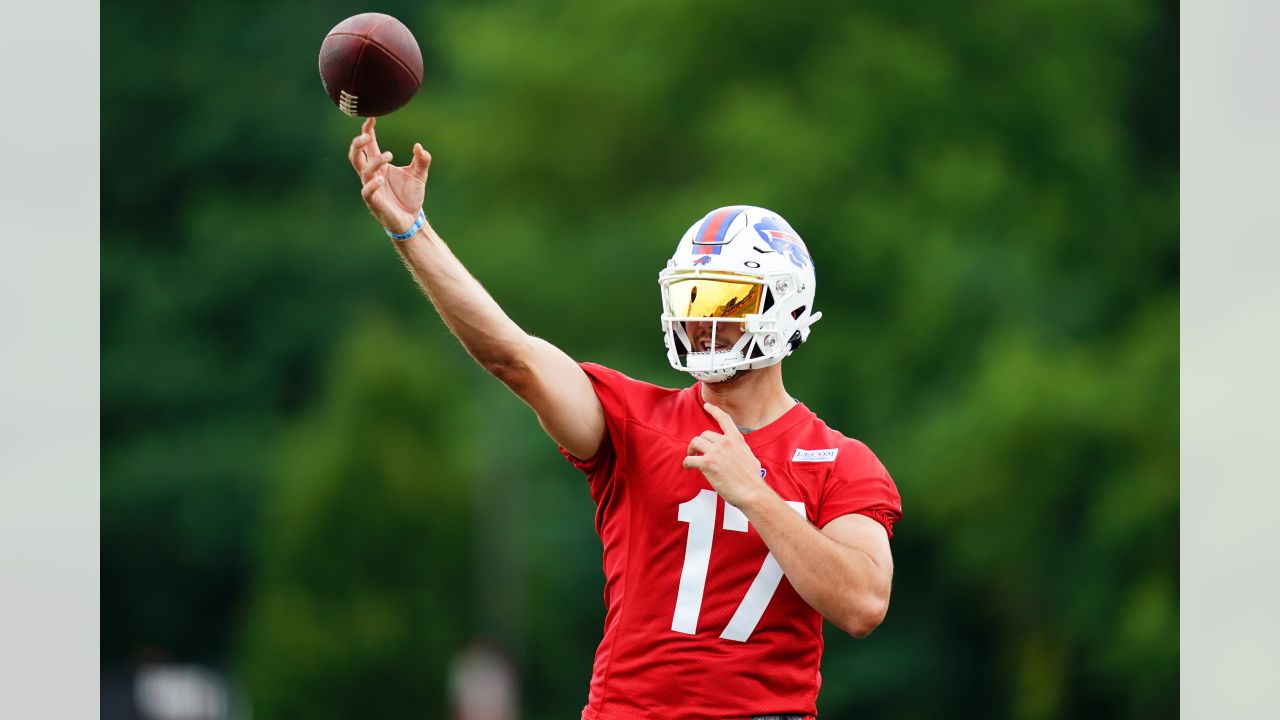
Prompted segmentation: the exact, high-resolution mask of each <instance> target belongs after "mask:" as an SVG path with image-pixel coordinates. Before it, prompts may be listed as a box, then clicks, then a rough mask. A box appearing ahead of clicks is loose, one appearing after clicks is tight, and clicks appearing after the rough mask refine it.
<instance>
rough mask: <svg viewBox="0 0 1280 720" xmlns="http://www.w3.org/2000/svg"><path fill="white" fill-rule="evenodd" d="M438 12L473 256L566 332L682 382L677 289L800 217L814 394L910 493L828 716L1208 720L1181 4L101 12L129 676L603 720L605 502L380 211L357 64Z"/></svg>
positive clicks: (106, 325)
mask: <svg viewBox="0 0 1280 720" xmlns="http://www.w3.org/2000/svg"><path fill="white" fill-rule="evenodd" d="M365 11H381V12H388V13H390V14H393V15H396V16H397V17H399V18H401V19H402V20H403V21H404V22H405V23H406V24H407V25H409V27H410V28H411V29H412V30H414V32H415V34H416V35H417V36H418V39H419V42H420V43H421V45H422V49H423V53H424V56H425V64H426V77H425V80H424V86H423V89H422V91H421V92H420V93H419V96H418V97H417V98H416V99H415V100H414V101H413V102H412V103H411V104H410V105H409V106H408V107H407V108H405V109H403V110H401V111H399V112H397V113H395V114H393V115H391V116H388V117H386V118H383V119H382V120H381V121H380V122H379V125H378V129H379V133H380V137H381V139H382V145H383V147H384V148H386V149H390V150H392V151H393V152H395V153H396V154H397V158H398V160H407V159H408V157H409V150H410V148H411V146H412V143H413V142H414V141H421V142H422V143H423V144H424V145H425V146H426V147H427V148H428V149H429V150H431V151H432V153H433V155H434V157H435V160H434V164H433V167H432V175H431V183H430V187H429V190H428V197H427V208H428V211H429V212H430V213H431V215H432V219H433V222H434V224H435V225H436V227H437V228H438V229H439V230H440V232H441V234H442V235H443V236H444V237H445V238H446V239H447V240H448V241H449V242H450V244H451V245H452V247H453V248H454V250H455V252H456V253H457V254H458V255H459V256H460V257H461V258H462V260H463V261H464V262H465V263H466V264H467V265H468V266H469V267H470V268H471V269H472V271H473V272H474V273H475V275H476V276H477V277H478V278H480V280H481V281H482V282H483V283H484V284H485V285H486V286H487V287H488V288H489V290H490V291H491V292H492V293H493V294H494V295H495V297H496V298H497V299H498V300H499V302H501V303H502V304H503V306H504V307H505V308H506V309H507V310H508V311H509V313H510V314H511V315H512V316H513V317H514V318H515V320H516V321H517V322H519V323H520V324H521V325H522V326H523V327H525V328H526V329H527V330H528V331H530V332H532V333H534V334H538V335H541V336H543V337H546V338H548V339H550V340H552V341H553V342H555V343H557V344H559V345H560V346H561V347H563V348H564V349H565V350H566V351H567V352H569V353H570V354H571V355H573V356H574V357H575V358H578V359H581V360H594V361H598V362H602V363H604V364H607V365H610V366H613V367H616V368H618V369H620V370H622V371H624V372H626V373H628V374H630V375H632V376H635V377H639V378H642V379H646V380H650V381H653V382H658V383H660V384H665V385H668V386H680V385H684V384H687V383H689V382H690V380H689V378H687V377H686V376H682V375H680V374H678V373H676V372H675V371H673V370H671V369H670V368H669V367H668V366H667V365H666V362H665V358H664V355H663V350H662V344H661V336H660V333H659V331H658V312H659V302H658V292H657V283H656V277H657V271H658V270H659V268H660V267H661V266H662V264H663V262H664V261H665V259H666V257H667V256H668V255H669V253H670V251H671V249H672V248H673V247H674V245H675V242H676V241H677V240H678V239H679V237H680V234H681V233H682V232H683V231H684V229H685V228H686V227H688V225H689V224H690V223H692V222H693V221H694V220H696V219H697V218H698V217H700V216H701V215H702V214H703V213H705V212H706V211H708V210H710V209H711V208H714V207H718V206H721V205H726V204H734V203H748V204H756V205H762V206H765V207H769V208H771V209H774V210H776V211H778V212H780V213H782V214H783V215H784V216H785V217H787V218H788V219H789V220H790V222H791V224H792V225H794V226H795V227H796V228H797V229H798V230H799V232H800V233H801V234H802V235H803V236H804V238H805V239H806V241H807V243H808V245H809V248H810V249H811V250H812V252H813V255H814V258H815V260H816V263H817V268H818V278H819V291H818V307H819V309H822V310H823V311H824V312H825V314H826V319H825V320H824V322H822V323H820V324H819V325H818V326H817V328H816V332H815V334H814V336H813V339H812V342H810V343H809V344H807V345H806V346H805V347H804V348H803V349H802V350H801V351H799V352H798V353H797V354H796V355H795V356H793V357H792V358H791V359H789V360H788V361H787V363H786V375H787V378H788V389H789V390H790V391H791V393H792V394H793V395H795V396H797V397H799V398H801V399H802V400H803V401H804V402H805V403H806V404H808V405H809V406H810V407H811V408H813V409H814V410H815V411H816V412H817V413H818V414H819V415H820V416H822V417H823V418H824V419H826V420H827V422H828V423H830V424H831V425H833V426H834V427H837V428H839V429H841V430H842V431H843V432H845V433H846V434H848V435H851V436H854V437H858V438H860V439H862V440H864V441H865V442H867V443H868V444H869V445H870V446H871V447H872V448H873V449H875V450H876V451H877V453H878V454H879V456H880V457H881V459H882V460H883V461H884V463H885V464H886V466H887V467H888V468H889V469H890V471H891V472H892V473H893V475H894V477H895V479H896V480H897V482H898V486H899V488H900V490H901V492H902V495H903V499H904V506H905V519H904V520H903V521H902V523H901V524H900V525H899V527H898V532H897V535H896V537H895V540H894V548H895V556H896V561H897V576H896V582H895V590H894V598H893V606H892V608H891V610H890V613H889V616H888V618H887V620H886V622H885V623H884V625H883V626H882V627H881V628H880V629H879V630H877V631H876V633H875V634H873V635H872V636H871V637H870V638H868V639H867V640H864V641H854V640H852V639H849V638H847V637H843V636H842V635H841V634H840V633H839V632H838V631H836V630H835V629H834V628H830V627H829V628H828V632H827V637H828V644H827V651H826V655H825V658H824V662H823V676H824V681H825V682H824V685H823V689H822V692H821V694H820V696H819V709H820V711H821V712H822V714H823V716H824V717H832V718H852V717H890V716H892V717H899V718H938V717H1016V718H1069V717H1126V718H1156V717H1171V716H1173V715H1174V714H1175V713H1176V703H1177V668H1178V623H1177V619H1178V595H1177V581H1178V569H1177V568H1178V565H1177V540H1178V530H1177V519H1178V484H1177V477H1178V465H1177V462H1178V461H1177V453H1176V449H1177V442H1178V440H1177V437H1178V436H1177V416H1178V356H1177V337H1178V243H1177V238H1178V205H1177V203H1178V156H1177V137H1178V125H1177V99H1178V98H1177V92H1178V91H1177V87H1178V83H1177V77H1178V76H1177V72H1178V71H1177V32H1176V29H1177V6H1176V5H1175V4H1174V3H1173V2H1171V1H1161V2H1153V1H1150V0H1118V1H1117V0H1105V1H1103V0H1034V1H1033V2H1026V1H1025V0H1023V1H1018V2H1014V1H1012V0H989V1H987V2H981V3H954V2H947V1H944V0H921V1H920V2H914V3H899V2H884V1H878V0H870V1H868V2H860V3H844V2H834V1H830V2H821V1H812V2H792V3H758V4H744V3H740V2H727V1H725V0H709V1H704V2H698V3H692V2H659V3H654V2H642V1H641V0H612V1H610V2H590V1H588V0H579V1H576V2H546V3H519V2H514V1H505V0H485V1H481V2H467V3H463V2H435V3H427V4H422V3H410V2H404V1H395V2H384V3H382V4H381V5H378V6H376V7H374V6H368V5H363V4H354V3H348V2H336V1H333V0H322V1H314V0H313V1H311V2H300V1H298V0H278V1H276V2H271V3H260V2H250V1H248V0H224V2H220V3H165V2H156V1H144V0H126V1H125V2H117V3H108V4H104V5H103V7H102V91H103V92H102V98H103V100H102V167H103V175H104V177H103V183H102V188H103V190H102V193H103V203H102V208H103V211H102V213H103V214H102V237H103V252H102V317H101V321H102V338H103V347H102V352H103V356H102V357H103V364H102V421H103V422H102V441H103V444H102V447H103V455H102V469H103V482H102V556H101V562H102V578H103V580H102V595H101V608H102V610H101V612H102V641H101V647H102V662H103V668H104V669H103V672H104V677H111V676H114V675H115V674H119V673H127V672H128V671H129V668H132V667H134V666H136V665H137V664H139V663H142V662H148V661H154V660H156V659H164V660H168V661H173V662H194V663H201V664H205V665H209V666H213V667H216V668H220V669H222V670H223V671H224V672H226V673H227V674H229V675H230V676H231V677H232V678H234V679H235V682H236V683H237V684H238V685H239V686H241V687H243V688H244V690H245V692H246V693H247V696H248V697H249V699H250V701H251V704H252V708H253V712H254V716H255V717H260V718H304V717H305V718H351V717H365V718H383V717H386V718H391V717H397V718H399V717H439V716H442V715H443V714H444V707H445V699H444V698H445V693H446V684H447V676H448V669H447V668H448V664H449V658H450V657H451V656H453V655H454V654H455V653H457V652H458V651H459V650H460V649H461V648H462V647H464V646H465V645H467V644H468V643H470V642H472V641H474V640H475V639H477V638H480V639H483V640H484V641H485V642H487V643H490V644H491V645H492V646H494V647H497V648H500V649H501V651H502V652H504V653H506V654H507V655H508V656H509V657H510V658H511V659H512V661H513V662H514V663H515V665H516V667H518V668H519V671H520V683H521V687H522V690H521V706H522V707H523V715H524V716H525V717H528V718H564V717H576V713H577V712H578V711H579V709H580V708H581V706H582V704H583V703H584V702H585V700H586V692H587V683H588V680H589V677H590V672H591V658H592V655H593V652H594V649H595V645H596V643H597V642H598V641H599V638H600V633H601V627H602V620H603V606H602V603H601V590H602V574H601V571H600V567H599V562H600V550H599V543H598V540H597V539H596V538H595V536H594V534H593V531H592V511H593V507H592V503H591V500H590V498H589V497H588V494H587V488H586V485H585V483H584V482H583V478H582V477H581V476H580V475H579V474H578V473H577V472H576V471H574V470H573V469H572V468H571V467H570V466H568V465H567V464H566V463H564V462H563V460H562V459H561V458H560V457H559V455H558V454H557V453H556V451H555V447H554V446H553V444H552V443H551V442H550V441H548V440H547V439H546V438H545V437H544V436H542V435H541V432H540V430H539V428H538V425H537V423H536V422H535V420H534V418H533V416H532V414H531V413H530V412H529V411H528V410H527V409H525V408H524V406H523V405H521V404H520V402H519V401H518V400H517V399H516V398H515V397H514V396H512V395H510V394H509V393H507V392H506V391H505V389H503V388H502V387H501V386H500V385H499V384H498V383H497V382H496V381H494V380H492V379H490V378H489V377H487V376H486V375H485V374H484V373H483V372H482V371H481V370H480V369H479V368H478V367H476V366H474V365H473V364H472V363H471V362H470V360H469V359H468V358H467V357H466V355H465V354H464V353H463V352H462V351H461V350H460V348H459V347H458V345H457V343H456V342H455V341H454V340H453V339H452V338H451V337H450V336H449V335H448V333H447V331H446V330H445V329H444V327H443V325H442V324H441V323H440V322H439V320H438V319H437V318H436V316H435V314H434V313H433V312H432V310H431V308H430V306H429V305H428V304H427V302H426V301H425V300H424V299H422V298H421V296H420V295H419V292H418V290H417V289H416V287H415V286H414V283H413V282H412V281H411V279H410V278H409V276H408V275H407V273H406V271H405V270H404V268H403V267H402V266H401V264H400V262H399V260H398V259H397V257H396V255H395V253H394V251H393V250H392V248H391V247H389V244H388V242H389V241H388V240H387V239H386V237H385V236H383V234H382V231H381V230H380V229H379V228H378V226H377V225H376V224H375V223H374V222H373V221H372V220H371V218H370V217H369V216H368V214H367V212H366V211H365V210H364V208H363V205H362V204H361V202H360V198H359V194H358V183H357V181H356V179H355V177H354V175H353V174H352V172H351V170H350V168H349V166H348V165H347V161H346V158H345V152H346V148H347V143H348V142H349V140H350V138H351V137H352V136H353V135H354V134H356V133H357V132H358V122H357V121H355V120H352V119H349V118H346V117H344V116H343V115H341V114H340V113H339V112H338V111H337V110H336V109H335V108H333V107H332V105H330V104H329V102H328V100H327V98H326V97H325V95H324V93H323V91H322V89H321V86H320V81H319V77H318V73H317V70H316V54H317V51H318V49H319V45H320V41H321V39H322V38H323V37H324V35H325V33H326V32H327V31H328V30H329V28H330V27H332V26H333V25H335V24H336V23H337V22H338V21H339V20H341V19H342V18H344V17H346V16H348V15H352V14H355V13H358V12H365Z"/></svg>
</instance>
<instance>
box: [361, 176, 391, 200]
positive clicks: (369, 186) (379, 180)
mask: <svg viewBox="0 0 1280 720" xmlns="http://www.w3.org/2000/svg"><path fill="white" fill-rule="evenodd" d="M385 183H386V180H385V179H384V178H383V177H382V176H381V175H376V176H374V178H373V179H372V180H370V181H369V182H367V183H365V184H364V187H362V188H360V197H362V198H364V202H365V204H366V205H370V204H371V203H373V195H374V193H376V192H378V190H379V188H381V187H382V186H383V184H385Z"/></svg>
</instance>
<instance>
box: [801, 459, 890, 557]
mask: <svg viewBox="0 0 1280 720" xmlns="http://www.w3.org/2000/svg"><path fill="white" fill-rule="evenodd" d="M841 455H847V456H848V457H842V458H840V460H839V461H837V462H836V464H835V467H834V468H833V469H832V473H831V477H830V478H828V479H827V484H826V487H825V488H824V489H823V493H822V501H821V503H820V505H819V506H818V522H817V525H818V527H820V528H821V527H824V526H825V525H826V524H827V523H829V522H831V521H832V520H835V519H836V518H838V517H840V516H841V515H848V514H850V513H858V514H859V515H866V516H867V517H869V518H871V519H872V520H875V521H876V522H878V523H880V524H881V525H883V526H884V529H885V532H887V533H888V534H889V537H890V538H892V537H893V526H894V523H896V522H898V520H900V519H901V518H902V498H901V496H900V495H898V486H897V485H895V484H894V482H893V478H892V477H890V476H889V471H888V470H885V468H884V465H881V464H880V461H879V459H877V458H876V456H875V455H874V454H873V453H872V452H871V450H870V449H868V448H867V446H865V445H863V444H862V443H859V442H856V441H855V442H853V443H852V444H851V445H849V446H846V447H845V448H842V452H841Z"/></svg>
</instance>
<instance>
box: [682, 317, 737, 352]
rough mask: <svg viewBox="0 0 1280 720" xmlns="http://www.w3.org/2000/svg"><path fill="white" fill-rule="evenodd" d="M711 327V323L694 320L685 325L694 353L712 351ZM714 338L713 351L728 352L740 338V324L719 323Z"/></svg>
mask: <svg viewBox="0 0 1280 720" xmlns="http://www.w3.org/2000/svg"><path fill="white" fill-rule="evenodd" d="M711 325H712V323H709V322H698V321H696V320H692V321H689V322H687V323H685V326H684V330H685V332H686V333H688V335H689V341H690V342H692V343H693V351H694V352H707V351H709V350H711V349H712V347H711ZM715 336H716V337H715V350H716V351H717V352H719V351H722V350H728V349H729V348H731V347H733V345H734V343H736V342H738V338H740V337H742V323H736V322H722V323H719V324H718V326H717V327H716V332H715Z"/></svg>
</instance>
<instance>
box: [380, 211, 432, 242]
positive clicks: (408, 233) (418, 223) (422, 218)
mask: <svg viewBox="0 0 1280 720" xmlns="http://www.w3.org/2000/svg"><path fill="white" fill-rule="evenodd" d="M426 221H427V214H426V213H425V212H423V211H422V210H419V211H418V219H417V220H415V221H414V222H413V225H412V226H411V227H410V228H409V229H408V230H405V231H404V232H402V233H393V232H391V231H390V230H387V229H386V228H382V229H383V230H387V236H388V237H391V238H393V239H395V240H408V239H409V238H411V237H413V234H414V233H416V232H418V231H419V230H421V229H422V224H423V223H425V222H426Z"/></svg>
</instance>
